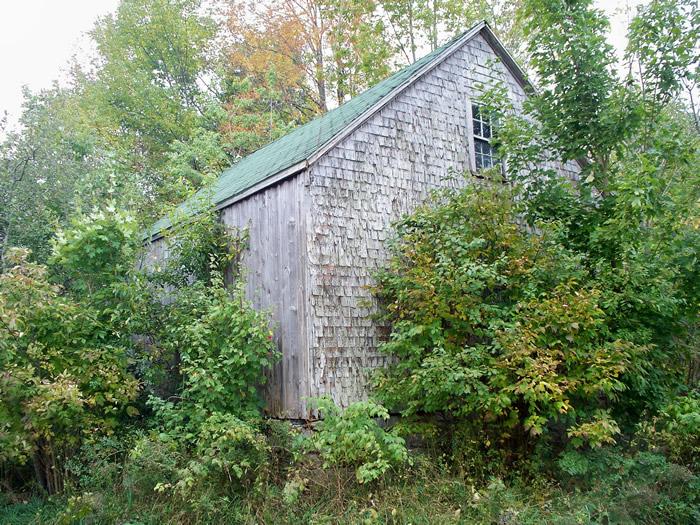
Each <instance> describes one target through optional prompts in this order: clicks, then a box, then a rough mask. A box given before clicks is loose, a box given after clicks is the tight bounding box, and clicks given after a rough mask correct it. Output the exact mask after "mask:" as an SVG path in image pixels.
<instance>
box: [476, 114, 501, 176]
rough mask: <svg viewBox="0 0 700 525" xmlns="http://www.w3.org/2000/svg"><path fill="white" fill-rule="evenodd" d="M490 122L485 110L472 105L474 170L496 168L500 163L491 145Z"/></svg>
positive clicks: (491, 131) (491, 128)
mask: <svg viewBox="0 0 700 525" xmlns="http://www.w3.org/2000/svg"><path fill="white" fill-rule="evenodd" d="M492 124H493V123H492V120H491V117H490V115H489V114H488V112H487V111H486V109H485V108H483V107H482V106H480V105H479V104H472V130H473V133H474V161H475V164H476V170H477V171H481V170H484V169H488V168H492V167H494V166H498V165H499V164H500V161H499V159H498V155H497V154H496V148H495V147H494V146H493V144H492V143H491V140H492V138H493V126H492Z"/></svg>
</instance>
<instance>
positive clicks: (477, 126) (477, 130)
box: [472, 119, 481, 137]
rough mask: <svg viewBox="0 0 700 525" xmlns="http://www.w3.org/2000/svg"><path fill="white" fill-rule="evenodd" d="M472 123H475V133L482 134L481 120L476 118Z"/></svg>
mask: <svg viewBox="0 0 700 525" xmlns="http://www.w3.org/2000/svg"><path fill="white" fill-rule="evenodd" d="M472 124H473V125H474V135H477V136H479V137H480V136H481V121H480V120H476V119H474V120H473V121H472Z"/></svg>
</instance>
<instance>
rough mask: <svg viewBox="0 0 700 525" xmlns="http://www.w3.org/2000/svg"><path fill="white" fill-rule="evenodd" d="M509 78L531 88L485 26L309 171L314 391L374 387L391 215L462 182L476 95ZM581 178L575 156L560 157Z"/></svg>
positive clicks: (338, 395) (517, 97)
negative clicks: (380, 283)
mask: <svg viewBox="0 0 700 525" xmlns="http://www.w3.org/2000/svg"><path fill="white" fill-rule="evenodd" d="M496 82H503V83H504V84H505V86H506V87H507V89H508V91H509V96H510V98H511V99H512V100H513V101H514V103H515V106H516V108H519V107H520V106H521V104H522V102H523V101H524V99H525V97H526V94H525V92H524V91H523V89H522V87H521V86H520V84H519V83H518V82H517V80H516V79H515V78H514V77H513V76H512V75H511V74H510V73H509V72H508V70H507V69H506V67H505V66H504V65H503V64H502V63H501V62H500V61H499V60H498V58H497V56H496V54H495V53H494V52H493V50H492V48H491V46H490V45H489V44H488V43H487V41H486V40H485V39H484V38H483V37H482V36H481V35H477V36H476V37H474V38H473V39H471V40H470V41H469V42H467V43H465V44H464V46H462V47H461V48H460V49H459V50H457V51H456V52H455V53H454V54H452V55H451V56H450V57H449V58H447V59H446V60H445V61H443V62H442V63H441V64H439V65H438V66H437V67H436V68H435V69H433V70H432V71H430V72H429V73H427V74H426V75H424V76H423V77H421V78H420V79H419V80H417V81H416V82H415V83H414V84H413V85H411V86H409V87H408V88H406V89H405V90H404V91H403V92H402V93H401V94H400V95H398V96H397V97H396V98H395V99H394V100H392V101H391V102H389V103H388V104H387V105H386V106H384V107H383V108H382V109H381V111H379V112H378V113H376V114H375V115H373V116H372V117H371V118H370V119H368V120H367V121H366V122H365V123H364V124H362V125H361V126H359V127H358V128H357V129H356V130H355V131H354V132H353V133H352V134H350V135H349V136H348V137H346V138H345V139H343V140H342V141H341V142H340V143H338V144H337V145H336V146H335V147H333V148H332V149H330V150H329V151H328V152H327V153H326V154H325V155H323V156H322V157H320V158H319V159H318V161H317V162H316V163H314V164H313V165H312V166H311V167H310V168H309V171H308V174H307V177H308V185H309V188H308V191H309V198H310V202H309V209H308V212H307V224H308V231H307V245H308V247H307V250H308V267H307V277H306V279H307V281H308V286H307V293H308V300H309V305H308V308H309V310H308V315H309V332H308V334H307V337H308V345H309V360H310V362H309V367H310V370H309V374H310V381H311V383H310V385H309V393H310V395H312V396H319V395H324V394H329V395H331V396H332V397H333V399H334V400H335V401H336V402H337V403H339V404H340V405H343V406H347V405H348V404H349V403H351V402H353V401H355V400H359V399H362V398H364V397H365V396H366V394H367V381H368V374H369V373H370V371H371V370H372V369H374V368H377V367H380V366H384V365H385V364H386V357H385V356H384V355H382V354H380V353H379V352H378V351H377V345H378V344H379V343H380V341H381V340H382V338H383V337H386V335H387V332H388V329H387V327H385V326H381V325H379V324H378V323H377V322H376V321H375V320H374V319H373V318H372V316H373V314H374V313H376V308H377V304H376V302H375V301H374V299H373V298H372V296H371V294H370V292H369V290H368V288H367V287H368V286H369V285H371V284H372V283H373V279H372V275H373V274H374V273H375V272H376V271H377V270H378V269H379V268H380V267H381V266H382V265H383V264H384V263H385V262H386V259H387V252H386V250H385V244H386V239H387V237H388V236H390V235H391V225H392V223H393V222H394V221H396V220H397V219H398V218H400V217H401V216H402V215H405V214H406V213H408V212H410V211H411V210H413V209H414V208H415V207H416V206H417V205H418V204H419V203H420V202H422V201H423V200H424V199H425V198H426V197H427V195H428V193H429V191H430V190H431V189H435V188H440V187H446V186H454V185H455V184H461V183H462V182H461V179H459V178H457V179H455V178H450V173H462V172H464V171H467V170H468V169H469V167H470V165H471V152H472V150H473V145H472V140H471V122H470V108H469V106H470V101H471V100H473V99H474V98H476V97H477V96H478V95H479V94H480V93H481V92H482V91H483V89H484V86H489V85H493V84H494V83H496ZM551 167H553V168H555V169H557V170H558V171H559V172H560V173H562V174H563V175H564V176H567V177H570V178H576V176H577V173H578V169H577V166H576V165H575V164H568V165H567V166H561V165H552V166H551Z"/></svg>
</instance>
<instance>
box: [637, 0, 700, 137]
mask: <svg viewBox="0 0 700 525" xmlns="http://www.w3.org/2000/svg"><path fill="white" fill-rule="evenodd" d="M699 41H700V8H699V7H698V4H697V2H693V1H692V0H673V1H669V0H654V1H652V2H649V3H648V5H645V6H641V7H640V9H639V12H638V13H637V16H636V17H635V18H634V20H632V23H631V24H630V27H629V45H628V49H627V52H628V54H629V55H630V58H632V59H633V58H636V59H637V61H638V63H639V66H640V76H641V78H640V80H641V82H642V88H643V89H644V90H645V91H646V92H647V93H646V95H647V96H648V97H649V98H650V99H651V100H653V101H654V102H657V103H664V102H668V101H669V100H671V99H672V98H673V97H674V96H675V95H677V94H678V93H679V92H681V91H682V90H689V91H691V93H692V90H693V89H694V88H695V86H696V85H697V82H698V80H699V78H698V74H699V72H700V71H699V69H698V68H699V67H700V59H699V58H698V56H699V55H698V50H699V49H698V42H699ZM692 109H693V112H694V113H695V111H697V110H696V108H692ZM696 118H697V116H696ZM696 126H697V120H696Z"/></svg>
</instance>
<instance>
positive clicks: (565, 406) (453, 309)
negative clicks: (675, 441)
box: [374, 183, 647, 456]
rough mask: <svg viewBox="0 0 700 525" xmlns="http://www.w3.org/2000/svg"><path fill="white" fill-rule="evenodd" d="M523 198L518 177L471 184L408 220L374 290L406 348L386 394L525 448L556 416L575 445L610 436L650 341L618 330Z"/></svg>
mask: <svg viewBox="0 0 700 525" xmlns="http://www.w3.org/2000/svg"><path fill="white" fill-rule="evenodd" d="M518 210H519V208H518V206H517V199H515V195H514V193H513V191H512V190H510V189H509V188H507V187H504V186H503V185H500V184H491V183H486V184H481V185H474V184H469V185H468V186H467V187H466V188H465V189H462V190H454V191H453V190H449V191H444V192H439V193H437V194H436V195H435V196H434V198H433V200H432V201H431V202H429V203H427V204H426V205H425V206H423V207H420V208H419V209H418V210H416V211H415V212H414V213H413V214H412V215H410V216H408V217H406V218H404V219H403V220H401V221H400V222H399V223H398V225H397V233H396V237H395V238H394V240H393V241H392V243H391V244H390V251H391V258H390V260H389V264H388V267H387V268H386V269H385V270H384V271H382V272H381V273H380V274H379V275H378V285H377V287H376V290H375V291H376V293H377V294H378V296H379V298H380V299H381V300H382V301H383V304H384V314H383V319H384V320H385V321H386V322H388V323H390V324H391V335H390V338H389V340H388V341H387V342H385V343H384V344H382V346H381V350H382V351H383V352H386V353H388V354H390V355H391V356H394V357H395V358H397V359H396V360H395V361H394V363H393V364H392V365H391V366H390V367H389V368H388V369H386V370H382V371H380V372H379V373H378V374H377V376H376V377H375V382H374V385H375V387H376V389H377V393H378V395H379V397H380V399H383V400H384V401H385V402H386V403H387V404H389V405H390V406H391V407H394V408H398V409H401V410H402V412H403V414H404V415H405V416H409V417H413V416H420V415H425V414H435V415H444V416H446V418H447V419H448V420H453V421H455V420H456V421H458V422H460V424H462V425H472V426H473V427H474V428H475V432H479V431H480V432H483V436H484V443H485V448H489V446H496V447H502V448H504V449H507V450H510V451H511V452H512V453H513V455H516V456H517V455H518V454H522V453H523V452H524V451H526V450H530V449H531V447H532V446H533V445H534V441H535V439H534V438H536V437H537V436H540V435H542V434H545V433H547V432H548V431H551V430H552V429H554V428H560V429H564V430H568V437H569V438H571V439H572V441H574V442H575V444H577V445H591V446H597V445H601V444H604V443H611V442H613V441H614V436H615V434H617V433H618V432H619V428H618V426H617V424H616V422H615V421H614V419H613V418H612V416H611V415H610V413H608V412H606V411H605V410H606V409H608V408H609V407H610V406H614V403H615V401H616V399H617V398H618V396H619V393H620V392H621V391H624V390H625V388H626V386H625V384H624V382H623V381H622V377H623V375H624V374H625V373H628V372H631V371H633V370H637V363H638V362H639V361H640V360H641V359H643V357H644V355H645V352H646V350H647V348H646V347H645V346H643V345H639V344H635V343H634V342H631V341H629V340H626V339H624V338H623V337H622V336H623V335H624V334H618V333H615V332H614V331H613V330H611V328H610V326H609V324H608V318H607V315H606V312H605V310H604V308H603V305H602V302H603V300H602V296H603V292H602V291H601V290H599V289H598V288H596V283H595V282H593V283H591V284H586V285H583V284H581V283H582V282H583V281H584V279H583V277H584V276H585V267H584V265H583V261H582V259H581V257H580V255H579V254H576V253H574V252H572V251H571V250H569V249H568V248H566V247H565V246H564V245H563V244H562V243H561V242H560V239H559V225H557V224H556V223H554V224H544V223H542V224H539V225H538V227H537V228H535V229H528V228H525V227H524V225H522V224H521V222H520V219H519V215H518V213H519V212H518ZM559 437H560V438H561V439H566V437H567V436H566V435H562V434H560V435H559ZM522 455H524V456H526V455H527V454H522Z"/></svg>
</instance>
